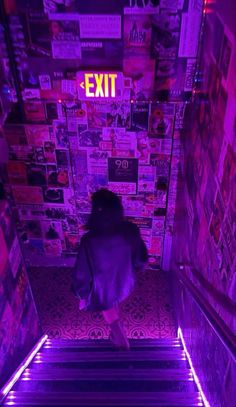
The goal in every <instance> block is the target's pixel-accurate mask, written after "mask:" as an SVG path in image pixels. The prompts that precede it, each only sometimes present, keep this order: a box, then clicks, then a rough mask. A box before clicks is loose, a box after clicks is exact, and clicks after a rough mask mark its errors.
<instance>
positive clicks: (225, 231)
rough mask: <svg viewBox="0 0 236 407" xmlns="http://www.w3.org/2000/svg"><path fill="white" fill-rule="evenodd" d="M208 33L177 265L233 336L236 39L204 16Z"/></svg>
mask: <svg viewBox="0 0 236 407" xmlns="http://www.w3.org/2000/svg"><path fill="white" fill-rule="evenodd" d="M204 27H205V28H204V30H205V32H204V36H205V39H206V41H204V44H203V45H202V48H201V59H200V75H201V78H200V79H201V81H200V82H199V85H198V91H197V93H196V94H197V97H196V100H195V108H194V110H193V111H192V112H191V113H192V115H191V123H192V126H191V129H190V130H189V134H188V137H186V138H185V142H184V155H185V165H184V169H183V174H184V177H185V186H186V192H185V196H183V195H184V193H183V189H182V192H181V194H182V198H181V197H180V196H179V202H180V205H182V206H183V207H185V208H187V216H186V217H185V221H184V222H183V224H182V226H181V228H182V227H183V225H184V229H182V230H179V231H178V233H177V239H178V246H177V239H176V242H175V244H176V253H175V260H176V259H177V261H181V260H185V261H186V260H187V263H188V264H192V266H193V268H194V269H195V270H199V271H200V274H201V275H202V277H201V283H200V280H199V274H198V273H196V272H194V271H193V270H192V269H190V268H189V269H188V267H187V269H188V270H187V273H188V277H190V278H191V279H192V280H193V281H194V284H195V285H197V286H199V287H200V288H201V292H203V293H204V295H205V297H206V298H207V300H208V302H209V303H210V304H211V305H212V306H213V307H214V309H215V310H216V312H217V313H218V314H219V315H220V316H221V317H222V319H223V320H224V321H225V322H226V323H227V325H228V327H229V329H231V330H232V331H233V332H234V334H235V332H236V326H235V318H234V315H233V314H232V311H231V312H230V309H232V307H233V306H234V307H235V299H236V257H235V253H236V178H235V175H236V97H235V94H236V93H235V90H236V81H235V66H236V38H235V36H234V35H233V34H232V32H231V31H230V29H229V27H228V26H227V25H226V24H225V23H224V21H222V19H221V17H220V16H219V15H218V14H216V13H212V14H209V15H207V16H206V18H205V23H204ZM177 209H178V208H177ZM186 219H187V224H186ZM183 234H184V236H185V238H184V246H183V247H181V250H180V246H179V243H180V242H181V241H183V238H182V239H181V235H183ZM186 236H187V237H186ZM180 252H181V253H182V254H180ZM181 256H182V259H181V258H180V257H181ZM222 293H223V294H224V295H225V297H224V298H227V300H226V299H225V300H224V306H223V305H222V301H219V298H221V300H222V295H221V294H222ZM234 309H235V308H234Z"/></svg>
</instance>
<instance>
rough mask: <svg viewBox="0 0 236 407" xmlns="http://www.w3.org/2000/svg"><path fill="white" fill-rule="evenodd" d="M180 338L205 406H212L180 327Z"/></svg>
mask: <svg viewBox="0 0 236 407" xmlns="http://www.w3.org/2000/svg"><path fill="white" fill-rule="evenodd" d="M178 338H180V340H181V342H182V345H183V348H184V352H185V354H186V357H187V360H188V363H189V365H190V369H191V372H192V374H193V377H194V380H195V383H196V385H197V388H198V391H199V393H200V395H201V399H202V401H203V403H204V406H205V407H211V406H210V403H209V402H208V400H207V398H206V396H205V394H204V392H203V390H202V386H201V383H200V380H199V378H198V375H197V373H196V371H195V369H194V367H193V363H192V359H191V356H190V354H189V352H188V350H187V347H186V343H185V340H184V337H183V333H182V330H181V328H180V327H179V328H178ZM202 405H203V404H202V402H201V403H199V406H202Z"/></svg>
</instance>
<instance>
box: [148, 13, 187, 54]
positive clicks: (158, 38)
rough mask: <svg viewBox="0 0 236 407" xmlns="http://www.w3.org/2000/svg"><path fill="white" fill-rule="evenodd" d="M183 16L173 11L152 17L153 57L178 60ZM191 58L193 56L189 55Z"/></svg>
mask: <svg viewBox="0 0 236 407" xmlns="http://www.w3.org/2000/svg"><path fill="white" fill-rule="evenodd" d="M180 24H181V16H180V13H178V12H174V11H173V10H161V12H160V13H156V14H155V15H153V16H152V55H153V57H155V58H159V59H170V58H176V56H177V53H178V47H179V35H180ZM189 56H191V55H189Z"/></svg>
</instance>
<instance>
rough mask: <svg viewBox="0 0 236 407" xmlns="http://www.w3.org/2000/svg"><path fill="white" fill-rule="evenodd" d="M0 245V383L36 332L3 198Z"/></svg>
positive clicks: (36, 322)
mask: <svg viewBox="0 0 236 407" xmlns="http://www.w3.org/2000/svg"><path fill="white" fill-rule="evenodd" d="M0 247H1V250H0V321H1V322H0V349H1V351H0V370H1V378H0V387H1V386H2V385H3V384H4V383H5V380H7V379H8V378H9V376H10V375H11V374H12V373H13V371H14V370H15V369H16V367H17V366H18V365H19V363H20V362H21V361H22V359H23V358H24V357H25V356H26V355H27V353H28V352H29V351H30V350H31V348H32V347H33V345H35V343H36V341H37V340H38V338H39V335H40V327H39V320H38V316H37V312H36V309H35V304H34V300H33V298H32V294H31V290H30V285H29V281H28V278H27V274H26V270H25V266H24V262H23V258H22V254H21V249H20V245H19V240H18V238H17V236H16V231H15V225H14V224H13V222H12V214H11V213H10V210H9V206H8V204H7V203H6V201H0Z"/></svg>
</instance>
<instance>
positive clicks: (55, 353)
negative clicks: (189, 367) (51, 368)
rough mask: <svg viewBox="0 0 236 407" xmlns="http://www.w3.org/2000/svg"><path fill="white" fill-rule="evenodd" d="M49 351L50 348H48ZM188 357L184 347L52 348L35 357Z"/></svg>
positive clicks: (62, 359)
mask: <svg viewBox="0 0 236 407" xmlns="http://www.w3.org/2000/svg"><path fill="white" fill-rule="evenodd" d="M48 351H49V349H48ZM183 359H186V357H185V355H184V352H183V351H182V349H177V348H174V349H171V350H155V351H146V350H142V351H133V350H130V351H116V350H112V351H107V350H100V351H96V350H92V349H91V350H90V351H89V352H88V351H81V350H80V349H75V350H71V351H70V350H64V349H53V348H52V349H50V351H49V352H45V351H42V352H40V353H38V354H37V355H36V357H35V359H34V363H48V362H60V363H65V362H71V361H74V362H76V361H84V360H87V361H88V360H93V361H99V360H100V361H101V360H103V361H108V360H110V361H111V360H114V361H117V360H129V361H131V360H145V361H146V360H183Z"/></svg>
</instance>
